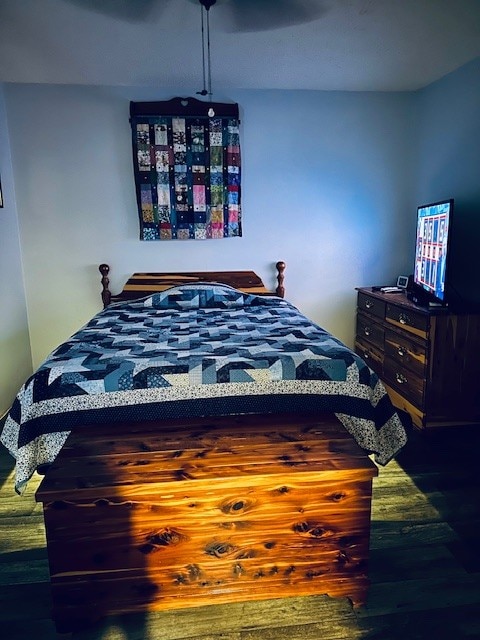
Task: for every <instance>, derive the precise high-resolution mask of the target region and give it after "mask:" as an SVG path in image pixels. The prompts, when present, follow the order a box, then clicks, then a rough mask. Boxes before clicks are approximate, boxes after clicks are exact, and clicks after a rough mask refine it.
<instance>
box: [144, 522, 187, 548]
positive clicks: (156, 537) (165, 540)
mask: <svg viewBox="0 0 480 640" xmlns="http://www.w3.org/2000/svg"><path fill="white" fill-rule="evenodd" d="M185 540H187V537H186V536H184V535H183V534H181V533H180V532H179V531H175V529H170V528H169V527H167V528H165V529H161V530H159V531H156V532H155V533H151V534H149V535H148V536H147V541H146V543H145V544H143V545H141V546H140V547H138V549H139V551H141V552H142V553H144V554H149V553H153V552H154V551H158V550H159V548H162V547H171V546H174V545H177V544H180V543H182V542H185Z"/></svg>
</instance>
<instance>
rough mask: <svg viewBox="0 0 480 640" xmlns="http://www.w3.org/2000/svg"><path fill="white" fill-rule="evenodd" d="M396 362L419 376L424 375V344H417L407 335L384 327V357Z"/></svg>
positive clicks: (425, 360)
mask: <svg viewBox="0 0 480 640" xmlns="http://www.w3.org/2000/svg"><path fill="white" fill-rule="evenodd" d="M387 358H388V359H389V360H391V361H392V362H395V363H397V365H398V366H399V367H400V369H399V370H401V367H407V368H408V369H409V370H410V371H412V372H413V373H415V374H416V375H417V376H419V377H420V378H424V376H425V366H426V363H427V348H426V345H425V344H423V345H421V344H417V343H415V342H414V341H413V340H412V339H410V338H409V337H408V336H403V335H401V334H400V333H397V332H395V331H392V330H390V329H386V331H385V359H387Z"/></svg>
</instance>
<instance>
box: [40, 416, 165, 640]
mask: <svg viewBox="0 0 480 640" xmlns="http://www.w3.org/2000/svg"><path fill="white" fill-rule="evenodd" d="M122 438H123V436H122V435H121V433H119V431H118V429H117V430H112V429H110V430H109V429H105V430H99V431H97V432H96V433H95V432H92V431H90V432H89V431H88V429H85V428H84V429H78V430H77V431H74V432H72V433H71V435H70V436H69V438H68V440H67V442H66V443H65V445H64V447H63V449H62V450H61V452H60V453H59V455H58V457H57V459H56V460H55V462H54V463H53V464H52V465H51V467H50V468H49V469H48V471H47V473H46V474H45V477H44V480H43V482H42V483H41V485H40V487H39V489H38V490H37V493H36V500H37V501H38V502H42V503H43V511H44V521H45V529H46V536H47V549H48V557H49V566H50V587H51V599H52V619H53V621H54V624H55V628H56V630H57V633H58V634H62V635H63V634H68V636H67V635H66V637H70V638H72V640H73V639H74V640H87V639H91V640H93V639H96V638H98V639H100V638H104V637H105V630H106V629H108V626H109V625H111V622H112V620H115V626H116V627H117V628H118V629H119V636H118V637H121V638H122V640H130V639H131V640H133V639H135V640H138V638H142V639H145V640H146V638H147V637H148V636H147V635H146V622H145V620H146V614H145V613H143V611H145V610H146V608H148V603H149V601H151V600H153V599H154V598H155V596H156V594H157V591H158V587H157V585H156V584H155V583H154V581H153V579H151V577H150V575H149V566H148V565H149V564H150V570H151V568H152V566H151V565H152V562H151V561H150V560H149V559H148V554H147V553H145V547H146V545H147V544H148V541H146V540H145V539H144V537H145V535H144V531H143V532H142V529H141V528H140V527H139V525H138V517H137V519H136V516H137V514H136V512H137V509H136V506H137V505H136V503H135V501H134V500H133V499H132V498H131V491H130V489H131V487H133V484H134V482H135V480H134V478H135V477H138V471H137V472H136V473H133V474H132V469H135V468H136V469H137V470H138V469H142V468H145V465H147V464H148V460H147V459H146V457H145V454H146V451H145V449H144V450H143V451H142V445H141V440H139V442H138V445H137V446H136V447H135V446H132V449H131V450H130V451H128V450H126V449H125V447H124V446H123V445H122ZM122 451H123V453H122ZM124 612H129V613H132V614H134V616H135V625H134V626H132V625H131V624H125V625H123V623H122V622H121V620H122V617H121V614H123V613H124ZM128 617H131V616H126V618H128ZM109 637H110V635H109Z"/></svg>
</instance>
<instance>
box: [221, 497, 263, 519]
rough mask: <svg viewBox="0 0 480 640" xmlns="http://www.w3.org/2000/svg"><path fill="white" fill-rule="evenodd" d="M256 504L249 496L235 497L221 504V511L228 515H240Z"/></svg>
mask: <svg viewBox="0 0 480 640" xmlns="http://www.w3.org/2000/svg"><path fill="white" fill-rule="evenodd" d="M254 506H255V502H254V501H253V500H248V499H247V498H233V499H230V500H225V501H224V502H222V503H221V504H220V511H221V512H222V513H225V514H226V515H238V514H239V513H245V512H246V511H249V510H250V509H252V508H253V507H254Z"/></svg>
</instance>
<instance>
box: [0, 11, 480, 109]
mask: <svg viewBox="0 0 480 640" xmlns="http://www.w3.org/2000/svg"><path fill="white" fill-rule="evenodd" d="M209 15H210V35H211V59H212V86H213V95H214V99H215V93H216V92H219V93H225V91H228V90H230V89H240V88H241V89H320V90H347V91H408V90H415V89H419V88H421V87H424V86H426V85H428V84H430V83H431V82H433V81H435V80H437V79H439V78H441V77H442V76H444V75H446V74H447V73H449V72H451V71H453V70H455V69H457V68H458V67H460V66H462V65H463V64H465V63H466V62H469V61H470V60H472V59H474V58H476V57H478V56H480V0H217V3H216V4H215V5H214V6H213V7H212V8H211V9H210V13H209ZM201 47H202V44H201V9H200V5H199V4H198V0H0V81H3V82H28V83H60V84H64V83H68V84H89V85H126V86H150V87H156V86H159V87H163V88H167V89H169V90H175V91H177V92H179V93H181V92H189V93H194V92H195V91H198V90H200V89H202V85H203V81H202V48H201Z"/></svg>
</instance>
